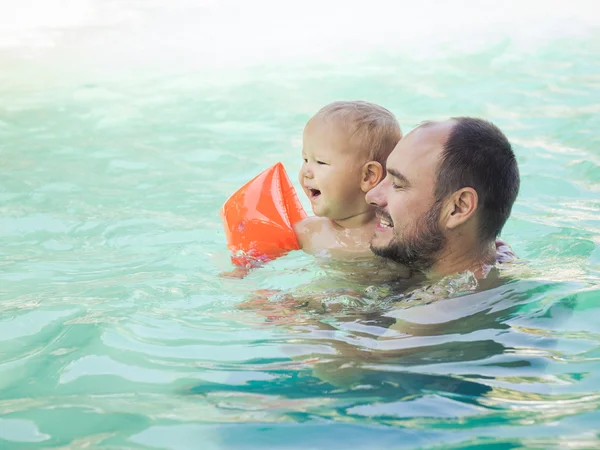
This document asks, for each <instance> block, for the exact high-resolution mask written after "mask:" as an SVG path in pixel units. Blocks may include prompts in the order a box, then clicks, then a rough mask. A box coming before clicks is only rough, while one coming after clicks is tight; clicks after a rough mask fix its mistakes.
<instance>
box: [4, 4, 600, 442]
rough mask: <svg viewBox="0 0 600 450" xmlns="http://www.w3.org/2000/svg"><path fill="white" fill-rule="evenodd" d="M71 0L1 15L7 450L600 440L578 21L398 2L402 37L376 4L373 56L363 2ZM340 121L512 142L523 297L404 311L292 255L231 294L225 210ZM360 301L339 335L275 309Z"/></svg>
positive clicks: (590, 51)
mask: <svg viewBox="0 0 600 450" xmlns="http://www.w3.org/2000/svg"><path fill="white" fill-rule="evenodd" d="M58 3H61V2H58ZM58 3H57V2H54V3H52V2H51V3H47V2H45V3H43V4H42V3H39V5H38V7H39V8H40V9H38V10H37V15H34V14H33V13H31V12H30V11H26V12H23V11H20V10H11V11H13V13H14V17H13V19H14V20H13V19H11V20H10V21H9V20H8V19H5V20H4V22H2V20H0V25H3V26H4V30H5V31H3V32H0V67H2V70H1V71H0V170H1V174H2V177H1V178H0V211H1V214H0V270H1V272H0V283H1V284H0V414H1V416H0V448H7V449H20V448H38V447H39V448H43V447H60V448H99V449H117V448H118V449H122V448H133V449H138V448H140V449H141V448H147V449H155V448H169V449H196V448H202V449H250V448H278V449H288V448H289V449H309V448H315V449H317V448H327V449H338V448H339V449H345V448H356V449H363V448H364V449H383V448H385V449H389V448H417V447H418V448H423V447H437V448H467V447H469V448H470V447H476V446H478V445H481V446H486V445H490V446H492V445H494V444H495V445H497V447H495V448H512V447H518V448H551V447H560V448H564V447H566V446H567V445H568V444H569V443H570V444H571V445H573V446H577V447H578V448H592V447H598V446H600V433H599V427H598V424H599V423H600V326H599V325H598V324H599V323H600V287H599V286H600V214H599V211H600V150H599V147H600V137H599V136H600V135H599V134H598V130H599V129H600V57H599V55H600V31H598V30H597V29H596V28H594V27H592V26H590V22H589V20H588V21H586V18H587V16H588V14H586V12H585V9H580V10H579V18H578V20H579V22H576V21H575V19H573V20H569V21H564V23H563V21H561V20H560V19H561V18H563V17H570V16H569V14H570V13H571V12H572V11H570V10H552V9H548V10H547V11H545V15H544V17H545V19H544V20H546V19H547V20H546V21H537V22H536V21H535V20H534V19H535V18H536V17H537V15H536V14H535V11H533V10H531V11H529V12H526V14H524V15H523V16H518V15H515V14H513V13H512V12H510V11H508V12H505V13H502V8H499V7H497V6H494V5H493V4H492V2H487V3H486V2H483V3H484V6H485V7H486V8H490V10H491V11H493V12H494V14H495V15H494V16H493V17H492V18H490V17H491V16H490V17H489V16H485V17H487V18H486V19H485V20H483V19H482V20H481V21H473V17H474V16H475V15H476V14H477V11H475V12H473V10H472V9H470V10H468V11H470V14H471V15H469V14H466V13H465V11H467V10H466V9H463V10H461V11H462V12H461V11H458V12H455V13H454V15H453V16H452V18H453V20H454V21H452V20H446V19H447V18H448V16H447V13H449V11H452V8H450V10H439V11H438V13H437V15H436V14H434V19H435V20H434V21H433V22H430V21H427V20H426V19H427V18H428V17H429V16H428V15H427V13H426V11H425V9H423V10H422V11H417V12H415V11H414V10H411V9H410V8H408V9H406V10H405V12H406V11H409V12H411V14H412V16H410V15H409V16H410V17H408V18H407V19H406V21H405V22H406V23H405V24H404V27H403V26H398V27H397V26H396V22H397V21H396V20H395V19H394V18H393V16H394V14H399V12H398V11H394V12H393V14H391V13H390V14H389V16H390V17H389V18H387V15H386V18H382V19H381V20H380V21H379V22H377V23H373V22H372V21H370V19H372V18H373V17H375V16H377V15H380V14H381V12H378V10H373V11H370V12H365V13H364V14H365V15H366V17H365V18H364V19H365V20H366V22H365V23H366V24H367V25H365V26H366V28H365V27H363V30H364V31H365V38H364V39H360V34H359V33H357V31H356V27H354V26H353V24H354V23H355V21H356V20H358V18H362V13H361V12H356V11H354V12H352V9H351V8H341V9H340V10H339V11H340V13H339V15H337V16H335V17H336V19H335V20H333V25H332V24H328V22H327V20H325V19H323V18H321V17H320V16H316V15H315V16H311V14H309V12H307V11H302V10H300V9H297V10H294V11H288V12H287V13H286V12H284V11H283V10H282V9H281V7H277V6H276V4H269V3H268V2H259V3H258V4H256V5H254V6H255V7H250V6H246V7H244V8H242V9H240V8H238V9H235V10H234V12H233V13H232V14H230V11H229V10H228V9H227V8H226V6H227V5H226V6H222V5H220V4H216V3H211V2H205V3H203V4H201V6H197V5H192V4H191V3H192V2H189V3H188V2H184V1H183V0H180V1H178V2H176V3H173V4H172V5H171V6H169V7H167V6H164V5H163V4H162V3H160V2H147V3H142V2H135V1H127V2H120V3H119V2H104V3H100V2H62V3H61V5H62V6H63V7H64V6H65V5H66V7H65V9H64V10H61V9H60V8H59V6H61V5H59V4H58ZM314 3H315V2H308V3H307V5H309V6H311V7H314V6H315V5H314ZM375 3H378V2H375ZM575 3H577V2H575ZM425 4H426V5H427V4H431V2H425ZM44 5H46V6H44ZM47 5H50V6H47ZM403 5H404V6H407V5H408V4H403ZM338 6H339V5H338ZM270 8H275V10H272V9H270ZM277 8H279V9H277ZM484 10H485V8H484ZM15 11H16V12H15ZM266 11H271V14H272V15H271V16H268V17H266V18H265V16H264V14H265V12H266ZM324 11H326V12H329V13H332V12H333V11H336V9H335V8H334V6H331V8H330V9H327V8H325V9H324ZM4 12H5V13H6V11H4ZM465 14H466V15H465ZM590 14H591V13H590ZM0 16H3V17H7V16H6V14H4V15H2V14H0ZM513 16H515V17H513ZM294 17H300V18H301V19H302V20H300V19H298V20H296V21H295V20H293V18H294ZM482 17H483V16H482ZM274 18H276V20H275V19H274ZM411 18H412V19H414V20H410V19H411ZM554 19H556V21H555V20H554ZM461 20H462V22H461ZM19 21H20V22H19ZM528 21H531V23H530V24H528ZM400 22H401V21H400ZM447 22H450V24H448V23H447ZM305 23H308V24H309V25H310V26H309V27H308V28H307V29H309V30H311V31H310V32H308V31H306V30H304V27H303V26H304V24H305ZM432 23H433V25H434V26H433V25H431V24H432ZM444 24H446V25H445V26H444ZM507 24H512V27H509V26H508V25H507ZM557 24H558V25H557ZM9 25H10V26H9ZM326 25H332V26H329V27H328V26H326ZM421 25H423V26H426V25H431V29H426V30H422V26H421ZM592 25H593V24H592ZM10 27H12V28H10ZM261 27H262V28H261ZM0 29H2V28H0ZM6 30H8V31H6ZM261 30H262V31H261ZM265 30H269V32H267V31H265ZM303 30H304V31H303ZM332 30H333V31H332ZM394 30H395V31H394ZM234 32H236V33H238V34H234ZM232 36H235V37H232ZM429 36H431V37H430V38H429ZM336 99H367V100H370V101H373V102H377V103H381V104H382V105H384V106H386V107H388V108H389V109H391V110H392V111H393V112H394V113H395V114H396V115H397V116H398V119H399V121H400V123H401V125H402V127H403V129H404V131H408V130H410V129H411V128H412V127H414V126H415V125H416V124H418V123H419V122H420V121H422V120H425V119H436V118H445V117H447V116H452V115H478V116H483V117H486V118H489V119H491V120H493V121H494V122H495V123H497V124H498V125H499V126H500V127H501V128H502V129H503V130H504V131H505V132H506V134H507V135H508V136H509V138H510V139H511V140H512V142H513V143H514V147H515V149H516V152H517V155H518V160H519V164H520V168H521V174H522V190H521V194H520V197H519V199H518V201H517V204H516V205H515V208H514V210H513V215H512V218H511V219H510V221H509V223H508V224H507V226H506V228H505V232H504V235H503V237H504V238H505V239H506V240H507V241H509V243H510V244H511V245H512V246H513V248H514V249H515V251H516V252H517V253H518V254H519V255H520V256H521V258H522V259H523V260H524V261H526V264H522V265H521V266H519V267H518V268H516V269H511V270H512V271H513V273H514V274H515V276H516V278H515V280H514V281H512V282H510V283H508V284H506V285H504V286H502V287H501V288H497V289H495V290H492V291H488V292H485V293H478V294H472V295H464V296H460V295H456V294H452V295H451V297H452V298H450V299H448V300H443V301H440V302H436V303H432V304H420V305H417V306H414V304H406V302H402V301H401V300H400V301H396V302H392V301H389V299H386V296H385V289H384V287H383V288H382V287H379V286H373V285H370V284H369V283H364V282H360V281H357V280H356V277H353V279H352V281H349V280H348V275H347V273H346V275H345V274H344V272H343V271H339V270H337V269H335V268H331V267H329V266H327V265H320V264H315V260H314V259H313V258H312V257H309V256H307V255H304V254H302V253H300V252H296V253H292V254H290V255H288V256H286V257H285V258H282V259H280V260H278V261H276V262H274V263H273V264H270V265H268V266H266V267H264V268H262V269H260V270H256V271H255V272H253V273H252V274H251V275H250V276H249V277H247V278H245V279H243V280H238V279H226V278H221V277H219V276H218V274H219V273H220V272H222V271H224V270H227V269H228V268H229V267H230V266H229V257H228V254H227V251H226V249H225V240H224V235H223V232H222V228H221V222H220V219H219V217H218V209H219V208H220V206H221V205H222V203H223V202H224V201H225V199H226V198H227V197H228V196H229V195H230V194H231V193H232V192H233V191H235V189H237V188H238V187H239V186H240V185H241V184H242V183H244V182H245V181H247V180H248V179H249V178H251V177H252V176H254V175H255V174H257V173H258V172H259V171H261V170H263V169H264V168H265V167H267V166H269V165H270V164H273V163H275V162H277V161H282V162H283V163H284V164H285V166H286V167H287V169H288V171H289V172H290V174H291V176H292V179H295V171H296V170H297V168H298V167H299V164H300V156H299V155H300V153H299V152H300V137H301V131H302V127H303V125H304V123H305V121H306V120H307V119H308V118H309V117H310V115H311V114H313V113H314V112H315V111H316V110H317V109H318V108H320V107H321V106H323V105H324V104H326V103H327V102H330V101H332V100H336ZM467 281H468V280H467ZM311 286H312V287H311ZM348 286H350V287H352V288H353V289H355V290H356V291H358V292H360V293H361V294H360V295H359V297H362V298H361V299H360V300H361V301H360V302H358V303H360V304H359V305H355V304H353V303H352V302H349V304H346V306H345V307H343V308H342V309H341V311H338V312H335V313H325V314H323V313H318V312H315V311H310V310H306V309H298V308H295V307H294V306H293V305H291V304H290V303H289V302H288V301H287V300H286V298H285V294H295V293H298V292H301V293H302V295H304V296H307V297H309V298H310V297H311V296H312V297H317V296H319V295H321V294H322V292H323V289H326V288H331V291H330V292H329V294H328V296H329V301H330V302H333V303H342V304H345V303H344V302H346V300H347V299H346V298H342V294H340V293H339V291H337V290H336V288H339V287H348ZM444 288H445V289H448V290H450V288H449V287H448V286H444ZM267 294H273V296H272V298H271V301H270V302H268V303H266V304H260V303H258V302H255V303H253V305H254V306H253V307H246V308H240V307H239V305H240V304H246V305H248V303H249V302H252V300H253V299H255V298H256V297H261V296H263V297H264V296H265V295H267ZM355 300H356V299H355ZM397 323H400V324H402V325H403V328H402V329H403V330H404V332H399V331H395V330H396V327H395V324H397Z"/></svg>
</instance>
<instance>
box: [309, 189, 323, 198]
mask: <svg viewBox="0 0 600 450" xmlns="http://www.w3.org/2000/svg"><path fill="white" fill-rule="evenodd" d="M308 192H309V193H310V198H316V197H318V196H319V195H321V191H320V190H318V189H312V188H308Z"/></svg>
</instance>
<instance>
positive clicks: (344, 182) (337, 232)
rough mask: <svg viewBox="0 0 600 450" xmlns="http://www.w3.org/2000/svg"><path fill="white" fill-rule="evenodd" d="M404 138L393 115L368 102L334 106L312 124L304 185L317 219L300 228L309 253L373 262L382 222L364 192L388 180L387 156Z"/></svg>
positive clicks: (306, 139) (305, 139)
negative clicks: (374, 239) (372, 247)
mask: <svg viewBox="0 0 600 450" xmlns="http://www.w3.org/2000/svg"><path fill="white" fill-rule="evenodd" d="M401 138H402V131H401V130H400V125H398V122H397V120H396V118H395V117H394V115H393V114H392V113H391V112H390V111H388V110H387V109H385V108H383V107H381V106H378V105H374V104H372V103H368V102H362V101H352V102H349V101H348V102H345V101H339V102H334V103H331V104H329V105H327V106H325V107H323V108H322V109H321V110H319V112H317V113H316V114H315V115H314V116H313V117H312V118H311V119H310V120H309V121H308V123H307V124H306V127H305V128H304V135H303V145H302V158H303V160H304V163H303V164H302V168H301V169H300V173H299V181H300V184H301V185H302V189H303V190H304V192H305V194H306V195H307V196H308V198H309V199H310V203H311V206H312V210H313V212H314V213H315V216H312V217H308V218H306V219H304V220H302V221H301V222H299V223H297V224H296V226H295V232H296V235H297V237H298V241H299V242H300V246H301V247H302V249H303V250H304V251H306V252H308V253H313V254H322V253H326V254H328V255H330V256H333V257H335V258H343V259H348V258H350V259H355V258H363V257H368V258H373V253H372V252H371V250H370V240H371V238H372V237H373V234H374V231H375V226H376V224H377V219H376V217H375V209H374V207H373V206H371V205H369V204H368V203H367V202H366V200H365V194H366V193H367V192H368V191H369V190H371V189H372V188H373V187H375V186H376V185H377V184H378V183H379V182H380V181H381V180H382V179H383V178H384V177H385V162H386V160H387V157H388V156H389V154H390V153H391V152H392V150H393V149H394V147H395V146H396V144H397V143H398V142H399V141H400V139H401Z"/></svg>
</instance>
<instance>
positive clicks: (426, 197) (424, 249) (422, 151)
mask: <svg viewBox="0 0 600 450" xmlns="http://www.w3.org/2000/svg"><path fill="white" fill-rule="evenodd" d="M452 125H453V123H452V122H441V123H434V124H429V125H426V126H423V127H420V128H417V129H416V130H414V131H412V132H411V133H409V134H408V135H407V136H405V137H404V138H403V139H401V140H400V142H399V143H398V145H397V146H396V148H395V149H394V151H393V152H392V153H391V154H390V156H389V158H388V161H387V175H386V178H385V179H384V180H383V181H382V182H381V183H380V184H379V185H377V186H376V187H375V188H373V189H372V190H371V191H369V192H368V193H367V196H366V199H367V202H369V203H371V204H373V205H376V206H377V207H378V217H379V219H380V222H379V224H378V225H377V228H376V231H375V235H374V236H373V239H372V241H371V250H373V252H374V253H375V254H377V255H379V256H383V257H385V258H389V259H392V260H394V261H396V262H398V263H401V264H404V265H407V266H409V267H412V268H414V269H417V270H426V269H428V268H430V267H431V266H432V265H433V264H434V263H435V257H436V255H437V254H438V253H439V251H440V250H441V249H442V248H443V247H444V245H445V235H444V233H443V232H442V230H441V228H440V212H441V209H442V204H441V203H439V202H436V201H435V186H436V169H437V165H438V161H439V158H440V156H441V153H442V150H443V147H444V143H445V142H446V140H447V138H448V135H449V133H450V131H451V130H452Z"/></svg>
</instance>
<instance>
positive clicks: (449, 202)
mask: <svg viewBox="0 0 600 450" xmlns="http://www.w3.org/2000/svg"><path fill="white" fill-rule="evenodd" d="M518 192H519V169H518V167H517V162H516V159H515V155H514V153H513V151H512V149H511V145H510V143H509V142H508V139H507V138H506V136H504V134H503V133H502V132H501V131H500V130H499V129H498V128H497V127H496V126H494V125H493V124H491V123H489V122H486V121H485V120H481V119H475V118H470V117H458V118H454V119H451V120H448V121H445V122H427V123H424V124H423V125H421V126H419V127H418V128H416V129H415V130H413V131H412V132H410V133H409V134H408V135H407V136H405V137H404V138H403V139H402V140H400V142H399V143H398V145H397V146H396V148H395V149H394V151H393V152H392V153H391V154H390V156H389V158H388V160H387V176H386V178H385V179H384V180H383V181H382V182H381V183H380V184H379V185H378V186H376V187H375V188H373V189H372V190H371V191H369V192H368V193H367V196H366V198H367V201H368V202H369V203H371V204H373V205H375V206H377V214H378V217H379V219H380V222H379V225H378V226H377V228H376V231H375V235H374V236H373V239H372V241H371V250H373V252H374V253H375V254H377V255H380V256H383V257H385V258H389V259H392V260H394V261H396V262H398V263H401V264H404V265H407V266H409V267H410V268H412V269H414V270H417V271H421V272H423V273H424V274H425V276H427V277H428V278H437V277H441V276H444V275H449V274H452V273H458V272H464V271H471V272H473V273H474V274H475V276H476V277H477V278H483V277H485V275H486V274H487V271H488V270H489V268H490V266H491V265H492V264H494V262H495V261H496V243H495V241H496V237H497V236H498V235H499V234H500V231H501V230H502V227H503V226H504V224H505V222H506V220H507V219H508V217H509V216H510V212H511V209H512V205H513V203H514V201H515V199H516V197H517V194H518Z"/></svg>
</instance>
